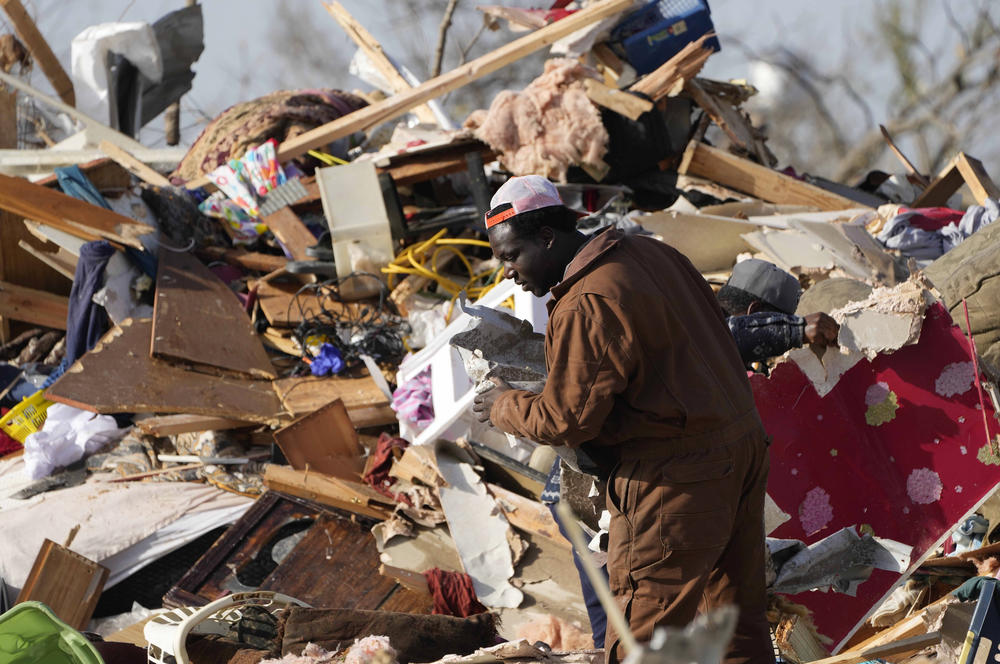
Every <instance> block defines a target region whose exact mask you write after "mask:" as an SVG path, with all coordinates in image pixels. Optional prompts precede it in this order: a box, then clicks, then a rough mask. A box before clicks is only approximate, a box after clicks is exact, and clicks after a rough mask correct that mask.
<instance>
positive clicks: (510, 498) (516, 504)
mask: <svg viewBox="0 0 1000 664" xmlns="http://www.w3.org/2000/svg"><path fill="white" fill-rule="evenodd" d="M486 488H487V489H489V492H490V493H492V494H493V497H494V498H496V500H497V505H499V506H500V509H502V510H503V513H504V516H506V517H507V520H508V521H510V525H512V526H514V527H515V528H518V529H520V530H523V531H524V532H526V533H528V534H530V535H541V536H542V537H546V538H548V539H550V540H552V541H553V542H555V543H556V544H558V545H559V546H563V547H565V548H567V549H571V548H572V547H573V545H572V544H570V543H569V540H568V539H566V538H565V537H563V535H562V533H561V532H559V526H558V525H557V524H556V520H555V518H553V516H552V512H550V511H549V508H548V507H546V506H545V505H543V504H542V503H540V502H538V501H537V500H532V499H531V498H525V497H524V496H522V495H520V494H517V493H514V492H513V491H508V490H507V489H505V488H503V487H502V486H499V485H497V484H487V485H486Z"/></svg>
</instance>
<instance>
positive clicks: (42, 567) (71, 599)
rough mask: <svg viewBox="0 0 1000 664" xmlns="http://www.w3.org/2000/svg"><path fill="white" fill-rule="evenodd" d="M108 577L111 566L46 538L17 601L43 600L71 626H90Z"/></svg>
mask: <svg viewBox="0 0 1000 664" xmlns="http://www.w3.org/2000/svg"><path fill="white" fill-rule="evenodd" d="M107 579H108V568H107V567H103V566H101V565H98V564H97V563H95V562H94V561H92V560H88V559H87V558H84V557H83V556H81V555H80V554H78V553H74V552H73V551H70V550H69V549H67V548H66V547H64V546H60V545H59V544H56V543H55V542H53V541H52V540H50V539H46V540H45V541H44V542H43V543H42V548H41V549H40V550H39V552H38V556H37V557H36V558H35V562H34V564H33V565H32V566H31V573H30V574H28V579H27V581H25V582H24V586H23V587H22V588H21V593H20V594H19V595H18V596H17V602H15V604H20V603H21V602H27V601H38V602H42V603H44V604H45V605H46V606H48V607H49V608H50V609H52V612H53V613H55V614H56V616H58V617H59V619H60V620H62V621H63V622H64V623H66V624H67V625H69V626H70V627H73V628H74V629H81V630H82V629H86V627H87V623H89V622H90V617H91V616H92V615H93V614H94V608H95V607H96V606H97V600H99V599H100V597H101V591H102V590H103V589H104V582H105V581H107Z"/></svg>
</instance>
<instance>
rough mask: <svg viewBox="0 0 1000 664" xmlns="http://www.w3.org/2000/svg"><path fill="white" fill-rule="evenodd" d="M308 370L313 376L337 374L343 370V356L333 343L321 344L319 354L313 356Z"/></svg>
mask: <svg viewBox="0 0 1000 664" xmlns="http://www.w3.org/2000/svg"><path fill="white" fill-rule="evenodd" d="M309 370H310V371H311V372H312V375H314V376H326V375H327V374H338V373H340V372H341V371H343V370H344V358H343V356H341V354H340V351H339V350H337V347H336V346H334V345H333V344H323V345H322V346H320V347H319V355H317V356H316V357H315V358H313V361H312V364H311V365H310V366H309Z"/></svg>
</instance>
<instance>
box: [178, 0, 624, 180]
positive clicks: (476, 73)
mask: <svg viewBox="0 0 1000 664" xmlns="http://www.w3.org/2000/svg"><path fill="white" fill-rule="evenodd" d="M631 6H632V0H600V1H599V2H595V3H593V4H591V5H590V6H589V7H587V8H586V9H581V10H580V11H578V12H576V13H574V14H572V15H570V16H567V17H566V18H564V19H562V20H559V21H556V22H555V23H551V24H549V25H547V26H545V27H544V28H540V29H539V30H536V31H535V32H532V33H530V34H528V35H525V36H524V37H521V38H519V39H515V40H514V41H512V42H510V43H509V44H505V45H504V46H501V47H500V48H498V49H496V50H494V51H491V52H490V53H487V54H485V55H483V56H480V57H478V58H476V59H475V60H473V61H472V62H468V63H466V64H464V65H462V66H461V67H457V68H455V69H453V70H451V71H450V72H447V73H446V74H442V75H441V76H438V77H437V78H433V79H431V80H429V81H425V82H424V83H421V84H420V85H418V86H417V87H415V88H413V89H411V90H409V91H407V92H403V93H400V94H396V95H393V96H392V97H389V98H388V99H385V100H383V101H380V102H378V103H377V104H372V105H370V106H366V107H364V108H362V109H360V110H357V111H355V112H353V113H349V114H347V115H345V116H343V117H340V118H338V119H336V120H334V121H332V122H328V123H326V124H324V125H322V126H319V127H316V128H315V129H311V130H309V131H307V132H304V133H302V134H299V135H298V136H295V137H294V138H290V139H288V140H286V141H285V142H284V143H282V144H281V145H279V146H278V161H281V162H284V161H287V160H289V159H294V158H295V157H298V156H299V155H301V154H304V153H305V152H307V151H309V150H312V149H315V148H318V147H320V146H322V145H326V144H327V143H330V142H331V141H335V140H337V139H338V138H341V137H343V136H348V135H350V134H353V133H354V132H356V131H363V130H365V129H368V128H371V127H374V126H375V125H377V124H381V123H383V122H386V121H387V120H392V119H393V118H398V117H399V116H401V115H403V114H405V113H408V112H409V111H410V109H412V108H415V107H416V106H419V105H420V104H423V103H424V102H427V101H430V100H431V99H434V98H435V97H440V96H441V95H445V94H447V93H449V92H451V91H452V90H457V89H458V88H460V87H462V86H464V85H468V84H469V83H471V82H473V81H476V80H478V79H480V78H482V77H484V76H487V75H489V74H492V73H493V72H495V71H496V70H498V69H501V68H503V67H506V66H507V65H509V64H512V63H514V62H517V61H518V60H520V59H521V58H524V57H526V56H528V55H531V54H532V53H534V52H536V51H539V50H541V49H543V48H545V47H546V46H548V45H550V44H552V43H553V42H555V41H557V40H559V39H561V38H563V37H565V36H566V35H569V34H571V33H573V32H576V31H577V30H579V29H580V28H583V27H586V26H588V25H591V24H592V23H595V22H597V21H599V20H601V19H602V18H605V17H607V16H611V15H613V14H617V13H619V12H621V11H625V10H627V9H629V8H630V7H631ZM208 181H209V178H208V177H205V176H203V177H200V178H197V179H195V180H192V181H191V182H189V183H187V185H185V186H187V187H188V188H197V187H200V186H202V185H204V184H205V183H207V182H208Z"/></svg>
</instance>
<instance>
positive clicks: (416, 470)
mask: <svg viewBox="0 0 1000 664" xmlns="http://www.w3.org/2000/svg"><path fill="white" fill-rule="evenodd" d="M389 476H390V477H395V478H396V479H398V480H404V481H406V482H410V483H411V484H423V485H424V486H430V487H439V486H447V484H448V483H447V482H445V480H444V477H442V476H441V471H440V470H439V469H438V467H437V457H436V455H435V453H434V448H433V447H431V446H430V445H411V446H410V447H407V448H406V449H405V450H404V451H403V455H402V456H401V457H399V458H398V459H396V460H395V461H394V462H393V464H392V467H390V468H389Z"/></svg>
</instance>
